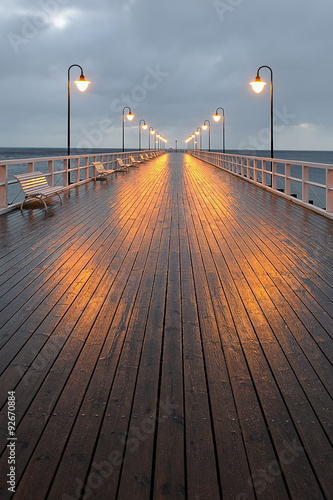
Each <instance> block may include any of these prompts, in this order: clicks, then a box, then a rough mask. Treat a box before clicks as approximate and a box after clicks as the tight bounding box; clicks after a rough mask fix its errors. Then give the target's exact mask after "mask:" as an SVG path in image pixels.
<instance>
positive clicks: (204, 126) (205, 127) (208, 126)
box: [201, 120, 210, 151]
mask: <svg viewBox="0 0 333 500" xmlns="http://www.w3.org/2000/svg"><path fill="white" fill-rule="evenodd" d="M206 122H208V125H207V124H206ZM201 128H202V130H207V128H208V151H210V121H209V120H205V121H204V123H203V125H201Z"/></svg>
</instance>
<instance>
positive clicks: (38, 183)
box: [15, 172, 50, 193]
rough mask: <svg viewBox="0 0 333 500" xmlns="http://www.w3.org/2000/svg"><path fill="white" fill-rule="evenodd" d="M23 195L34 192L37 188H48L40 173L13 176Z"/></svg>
mask: <svg viewBox="0 0 333 500" xmlns="http://www.w3.org/2000/svg"><path fill="white" fill-rule="evenodd" d="M15 177H16V179H17V180H18V181H19V183H20V185H21V188H22V191H23V192H24V193H30V192H36V191H37V190H38V188H41V187H43V188H44V187H50V186H49V184H48V182H47V180H46V177H45V175H44V174H43V173H42V172H34V173H31V174H21V175H15Z"/></svg>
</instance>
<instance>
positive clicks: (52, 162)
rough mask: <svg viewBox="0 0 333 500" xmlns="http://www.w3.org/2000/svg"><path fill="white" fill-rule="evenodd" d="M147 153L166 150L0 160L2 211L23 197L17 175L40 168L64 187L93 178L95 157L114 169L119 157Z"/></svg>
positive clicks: (48, 177)
mask: <svg viewBox="0 0 333 500" xmlns="http://www.w3.org/2000/svg"><path fill="white" fill-rule="evenodd" d="M145 153H148V154H151V153H158V154H160V153H164V150H143V151H127V152H125V153H122V152H121V153H119V152H118V153H98V154H96V153H94V154H90V155H87V154H85V155H75V156H74V155H73V156H51V157H46V158H29V159H17V160H0V214H2V213H5V212H7V211H9V210H12V209H14V208H16V207H18V206H20V203H21V201H22V199H23V197H24V195H23V193H22V192H21V191H20V188H19V184H18V181H17V180H16V179H15V178H14V177H13V176H14V175H17V174H24V173H27V172H35V171H41V172H43V173H44V174H45V176H46V177H47V179H48V183H49V184H50V186H52V187H53V186H57V185H58V186H64V190H65V189H70V188H72V187H75V186H78V185H80V184H83V183H85V182H89V181H91V180H93V179H94V176H95V172H94V168H93V164H92V162H94V161H100V162H101V163H103V165H104V167H105V168H106V169H107V170H111V169H116V168H118V165H117V158H122V159H123V160H124V161H125V162H126V161H129V158H130V156H133V158H134V159H135V160H138V159H140V155H141V154H145Z"/></svg>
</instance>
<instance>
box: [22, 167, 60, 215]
mask: <svg viewBox="0 0 333 500" xmlns="http://www.w3.org/2000/svg"><path fill="white" fill-rule="evenodd" d="M14 177H15V178H16V179H17V180H18V181H19V183H20V186H21V189H22V191H23V193H24V194H25V199H24V200H23V201H22V203H21V206H20V209H21V210H22V209H23V205H24V203H25V202H26V201H28V200H33V199H35V200H39V201H41V202H42V203H44V208H45V209H46V210H47V205H46V203H45V199H46V198H49V197H51V196H53V195H57V196H58V197H59V200H60V203H61V204H62V200H61V197H60V195H59V191H61V190H62V189H64V186H57V187H51V186H50V185H49V184H48V182H47V179H46V177H45V174H43V172H30V173H27V174H19V175H14Z"/></svg>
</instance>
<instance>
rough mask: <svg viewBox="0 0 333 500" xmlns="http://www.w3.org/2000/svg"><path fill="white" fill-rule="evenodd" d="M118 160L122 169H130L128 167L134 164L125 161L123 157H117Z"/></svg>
mask: <svg viewBox="0 0 333 500" xmlns="http://www.w3.org/2000/svg"><path fill="white" fill-rule="evenodd" d="M117 162H118V165H119V167H120V169H122V170H123V171H124V170H128V167H131V166H132V164H131V163H125V162H124V160H123V159H122V158H117Z"/></svg>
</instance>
